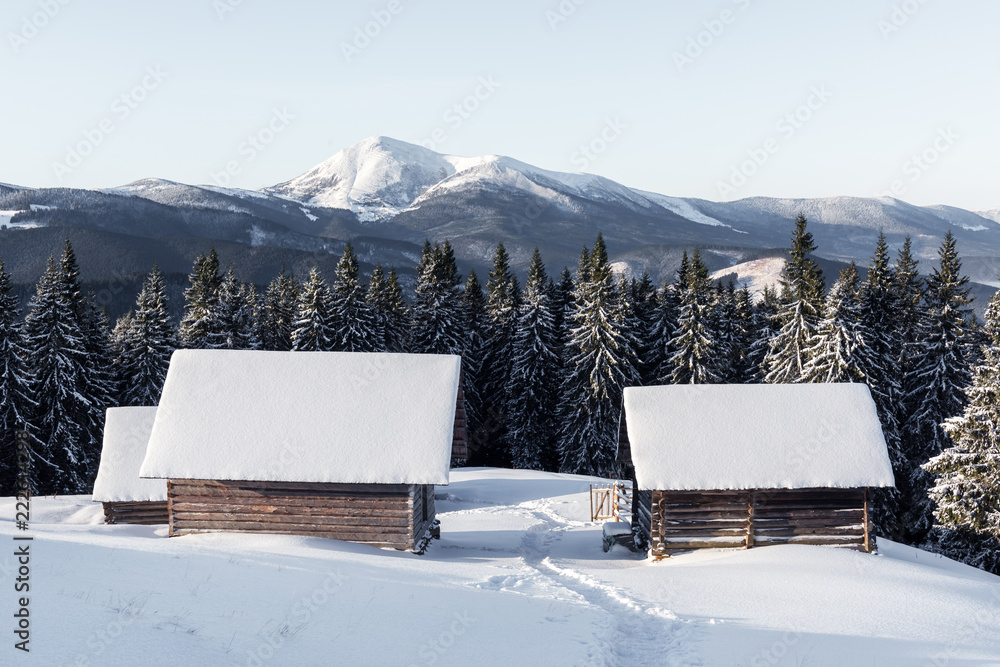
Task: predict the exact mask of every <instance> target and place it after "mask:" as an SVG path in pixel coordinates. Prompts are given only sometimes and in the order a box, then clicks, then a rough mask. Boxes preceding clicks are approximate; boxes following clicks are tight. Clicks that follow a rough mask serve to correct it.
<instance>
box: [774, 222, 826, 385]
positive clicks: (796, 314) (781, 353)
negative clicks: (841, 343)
mask: <svg viewBox="0 0 1000 667" xmlns="http://www.w3.org/2000/svg"><path fill="white" fill-rule="evenodd" d="M806 224H807V223H806V217H805V216H804V215H802V214H799V215H798V216H797V217H796V218H795V232H794V233H793V234H792V247H791V249H790V250H789V252H788V261H786V262H785V266H784V267H783V268H782V269H781V301H782V304H781V308H780V310H779V311H778V317H779V320H780V322H781V328H780V329H779V331H778V332H777V334H775V336H774V337H773V338H772V339H771V344H770V347H769V349H768V353H767V357H766V358H765V361H764V363H765V366H766V368H767V373H766V375H765V378H764V380H765V382H769V383H772V384H781V383H789V382H798V381H800V380H801V378H802V372H803V369H804V368H805V365H806V363H808V361H809V356H808V352H807V350H808V347H809V340H810V339H811V338H812V336H813V334H814V333H815V332H816V326H817V324H818V323H819V319H820V316H821V313H822V309H823V291H824V285H823V272H822V271H821V270H820V268H819V266H818V265H817V264H816V262H815V261H813V260H812V259H810V258H809V253H811V252H813V251H815V250H816V245H815V244H814V243H813V236H812V234H811V233H810V232H807V231H806Z"/></svg>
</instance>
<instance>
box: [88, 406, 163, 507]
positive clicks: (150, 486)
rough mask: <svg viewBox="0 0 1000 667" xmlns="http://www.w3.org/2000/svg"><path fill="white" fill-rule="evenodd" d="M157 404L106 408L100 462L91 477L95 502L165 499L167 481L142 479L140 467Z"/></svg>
mask: <svg viewBox="0 0 1000 667" xmlns="http://www.w3.org/2000/svg"><path fill="white" fill-rule="evenodd" d="M155 418H156V408H155V407H152V408H108V412H107V418H106V419H105V422H104V447H103V449H101V466H100V468H98V470H97V479H96V480H95V481H94V500H95V501H97V502H138V501H143V500H166V499H167V483H166V482H164V481H163V480H162V479H142V478H141V477H139V467H140V466H141V465H142V459H143V457H145V456H146V444H147V443H148V442H149V434H150V432H151V431H152V430H153V420H154V419H155Z"/></svg>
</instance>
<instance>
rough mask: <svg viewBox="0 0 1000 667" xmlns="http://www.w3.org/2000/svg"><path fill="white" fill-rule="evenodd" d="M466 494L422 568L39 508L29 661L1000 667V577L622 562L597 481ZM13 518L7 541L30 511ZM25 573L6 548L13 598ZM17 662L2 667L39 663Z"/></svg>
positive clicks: (894, 549)
mask: <svg viewBox="0 0 1000 667" xmlns="http://www.w3.org/2000/svg"><path fill="white" fill-rule="evenodd" d="M451 477H452V483H451V485H450V486H447V487H438V488H437V492H436V497H437V507H438V513H439V518H440V519H441V523H442V537H441V540H440V541H436V542H433V543H432V544H431V546H430V548H429V549H428V551H427V553H426V554H425V555H424V556H416V555H413V554H410V553H401V552H396V551H385V550H378V549H374V548H371V547H366V546H361V545H354V544H347V543H342V542H335V541H331V540H324V539H320V538H304V537H293V536H278V535H273V536H260V535H239V534H205V535H191V536H186V537H180V538H171V539H167V538H166V537H165V532H166V528H165V527H142V526H126V525H118V526H106V525H103V524H102V523H100V521H101V518H102V517H101V510H100V506H99V505H97V504H94V503H91V502H89V498H85V497H60V498H55V499H53V498H34V499H33V501H32V524H31V531H29V533H28V534H29V535H31V536H33V537H34V540H33V541H32V542H31V554H32V557H31V568H32V570H31V591H30V612H31V617H30V618H31V630H32V635H31V645H30V646H31V655H30V657H31V658H32V660H31V663H32V664H67V665H68V664H74V665H76V664H80V665H82V664H89V665H140V664H141V665H178V664H185V665H190V664H212V665H255V666H258V667H259V666H261V665H266V664H270V665H302V666H309V665H331V664H338V665H352V666H363V665H522V664H523V665H546V666H559V665H585V664H586V665H634V664H668V665H705V666H709V665H847V664H850V665H854V664H873V665H885V666H891V665H917V664H948V665H972V664H976V665H987V664H1000V578H997V577H994V576H991V575H987V574H985V573H983V572H980V571H978V570H974V569H972V568H969V567H966V566H963V565H959V564H957V563H954V562H952V561H949V560H947V559H944V558H941V557H938V556H935V555H932V554H929V553H926V552H922V551H916V550H914V549H910V548H907V547H902V546H899V545H896V544H893V543H891V542H888V541H885V540H882V541H880V543H879V544H880V553H879V554H878V555H869V554H862V553H857V552H853V551H841V550H837V549H832V548H824V547H809V546H777V547H764V548H757V549H751V550H749V551H743V550H735V551H706V552H702V553H696V554H688V555H681V556H677V557H675V558H673V559H670V560H668V561H662V562H659V563H653V562H650V561H647V560H642V559H639V558H637V557H636V556H635V555H633V554H631V553H630V552H628V551H625V550H624V549H622V548H621V547H615V548H613V549H612V550H611V552H609V553H604V552H603V551H602V549H601V540H600V528H599V526H598V525H597V524H593V523H590V522H589V521H588V520H587V519H588V511H589V504H588V497H587V490H588V484H589V482H590V481H591V480H590V479H589V478H584V477H577V476H572V475H556V474H550V473H537V472H530V471H512V470H497V469H460V470H456V471H453V472H452V476H451ZM0 505H2V506H3V513H2V516H3V520H2V521H0V533H2V534H4V535H7V536H9V535H11V534H12V533H14V532H15V530H14V526H13V524H12V522H11V519H10V518H11V517H13V515H14V503H13V500H12V499H9V498H8V499H3V500H2V501H0ZM20 535H21V536H23V535H24V533H21V534H20ZM5 539H8V542H9V537H7V538H5ZM16 567H17V565H16V562H15V557H14V556H13V549H9V550H6V551H5V555H4V556H3V557H2V559H0V571H2V572H3V577H4V579H5V581H6V584H5V585H6V586H7V587H8V590H10V588H9V587H10V584H11V582H10V579H11V577H13V576H14V572H15V571H16ZM12 603H13V602H12ZM11 625H12V624H11ZM12 644H13V642H11V641H8V642H5V643H4V645H3V647H2V648H0V663H2V664H20V662H21V661H22V659H23V658H25V656H23V655H21V654H20V652H16V651H15V650H14V648H13V646H12Z"/></svg>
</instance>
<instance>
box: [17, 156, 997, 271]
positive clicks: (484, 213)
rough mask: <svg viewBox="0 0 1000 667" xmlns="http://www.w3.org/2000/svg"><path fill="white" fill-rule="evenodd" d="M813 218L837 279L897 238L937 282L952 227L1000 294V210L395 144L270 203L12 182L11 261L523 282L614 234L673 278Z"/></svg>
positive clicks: (323, 169)
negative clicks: (791, 194)
mask: <svg viewBox="0 0 1000 667" xmlns="http://www.w3.org/2000/svg"><path fill="white" fill-rule="evenodd" d="M798 213H804V214H805V215H806V216H807V217H808V218H809V222H810V230H811V231H812V233H813V235H814V236H815V238H816V242H817V245H818V253H817V254H818V256H820V257H822V258H825V259H827V260H830V261H831V262H833V263H834V264H831V267H833V268H835V266H836V263H844V262H850V261H856V262H858V263H859V264H861V265H863V264H865V263H867V261H868V258H869V257H870V255H871V252H872V250H873V248H874V245H875V239H876V236H877V235H878V232H879V231H880V230H882V231H884V232H885V234H886V236H887V237H888V238H889V242H890V243H891V244H892V245H893V246H898V245H899V244H900V243H901V242H902V240H903V238H904V237H905V236H907V235H908V236H911V237H912V238H913V244H914V250H915V252H916V254H917V256H918V257H919V258H921V260H923V263H924V266H923V268H924V270H925V271H926V270H929V268H930V264H931V263H933V262H934V261H935V260H936V252H937V248H938V246H939V244H940V242H941V238H942V237H943V236H944V234H945V232H946V231H947V230H949V229H950V230H952V232H953V233H954V234H955V236H956V237H957V239H958V242H959V249H960V252H961V253H962V256H963V258H964V260H965V269H966V271H967V272H968V273H969V275H970V276H971V277H972V279H973V280H975V281H978V282H980V283H984V284H988V285H992V286H1000V282H998V280H997V276H998V275H1000V209H993V210H990V211H968V210H965V209H960V208H955V207H950V206H923V207H922V206H914V205H911V204H908V203H906V202H904V201H901V200H898V199H892V198H862V197H831V198H824V199H777V198H770V197H752V198H747V199H741V200H738V201H733V202H712V201H707V200H703V199H694V198H683V197H672V196H667V195H662V194H656V193H652V192H646V191H642V190H638V189H635V188H629V187H627V186H625V185H622V184H620V183H616V182H615V181H612V180H610V179H607V178H603V177H600V176H594V175H591V174H574V173H563V172H556V171H549V170H546V169H541V168H538V167H534V166H532V165H529V164H526V163H524V162H520V161H518V160H515V159H513V158H509V157H504V156H497V155H486V156H480V157H456V156H452V155H442V154H440V153H436V152H434V151H431V150H428V149H426V148H424V147H421V146H417V145H414V144H409V143H406V142H402V141H398V140H395V139H390V138H387V137H371V138H369V139H365V140H364V141H361V142H359V143H357V144H355V145H353V146H351V147H349V148H346V149H344V150H341V151H340V152H338V153H337V154H336V155H334V156H333V157H331V158H330V159H329V160H326V161H325V162H323V163H321V164H319V165H317V166H315V167H314V168H312V169H310V170H309V171H307V172H305V173H304V174H302V175H300V176H298V177H296V178H293V179H291V180H289V181H286V182H284V183H279V184H277V185H274V186H271V187H266V188H262V189H261V190H242V189H237V188H223V187H218V186H214V185H186V184H183V183H175V182H172V181H167V180H163V179H155V178H149V179H143V180H139V181H135V182H134V183H129V184H128V185H124V186H121V187H116V188H107V189H102V190H81V189H66V188H58V189H36V188H28V187H22V186H16V185H8V184H0V229H2V230H3V231H0V258H2V259H4V260H5V261H6V262H7V267H8V270H13V272H14V274H15V280H18V281H21V282H31V281H34V280H35V279H37V277H38V274H39V273H40V272H41V269H42V268H43V266H44V258H45V257H47V256H48V254H50V253H52V252H57V251H58V249H59V248H58V247H51V246H50V245H47V244H49V243H50V242H51V238H52V236H53V233H54V232H55V231H56V229H58V230H59V234H61V235H63V236H65V235H69V236H70V238H73V236H74V234H80V233H83V232H84V230H85V231H86V232H87V238H88V247H90V250H88V251H87V253H84V254H81V257H80V259H81V264H82V267H83V269H84V277H88V276H89V277H90V278H91V279H93V280H98V281H100V280H108V279H111V278H114V277H116V276H117V277H121V276H123V275H126V274H125V273H124V272H125V271H130V272H131V271H133V270H134V271H142V272H145V271H146V270H148V267H147V266H139V265H138V264H141V263H142V262H148V261H149V260H150V259H160V258H159V256H158V255H157V252H156V248H161V249H162V250H163V253H162V254H163V259H160V262H161V266H164V265H165V270H168V271H177V272H178V274H183V272H184V271H186V270H187V268H189V267H190V262H191V261H193V259H194V256H195V255H196V254H197V253H198V252H200V251H201V250H205V249H207V248H208V247H209V246H210V245H213V244H214V245H217V246H220V247H225V249H226V252H225V253H224V254H223V255H222V259H223V261H224V262H229V261H233V262H234V263H235V264H236V266H237V268H238V269H240V270H241V271H242V272H243V276H242V277H243V278H244V279H252V280H254V281H256V282H260V283H266V282H267V281H268V280H269V278H270V276H271V275H273V274H274V273H276V272H277V271H278V270H279V269H280V267H281V265H284V266H286V267H287V268H289V269H291V270H294V271H296V272H297V273H304V272H306V271H307V270H308V268H309V266H311V265H313V264H316V265H319V266H320V267H321V268H329V267H331V266H332V265H333V263H334V262H335V260H336V255H337V254H338V253H339V252H340V251H341V250H342V248H343V243H344V241H346V240H351V241H352V243H353V244H354V245H355V247H356V248H357V249H358V250H359V254H360V256H361V259H362V262H363V263H365V264H366V265H372V264H374V263H375V262H382V263H383V264H387V265H395V266H396V267H397V269H399V270H400V271H401V272H402V273H404V274H407V273H412V270H413V266H414V265H415V264H416V261H417V258H418V256H419V250H420V246H421V245H422V243H423V241H424V240H425V239H431V240H444V239H446V238H447V239H450V241H451V243H452V245H453V246H454V247H455V252H456V256H457V257H458V259H459V261H460V263H461V264H462V265H463V270H466V271H467V270H468V268H476V269H477V270H483V269H485V268H486V267H487V266H488V263H489V260H490V257H491V256H492V253H493V250H494V248H495V246H496V243H497V242H498V241H503V242H504V244H505V245H506V246H507V249H508V251H509V252H510V253H511V256H512V261H513V263H514V266H515V268H516V269H518V270H523V269H524V268H526V266H527V263H528V261H529V259H530V255H531V252H532V251H533V249H534V248H535V247H536V246H538V247H539V248H540V249H541V252H542V255H543V257H544V259H545V260H546V264H547V266H548V267H549V269H550V271H551V272H553V273H554V272H556V271H558V270H559V269H561V268H562V266H564V265H567V266H570V267H571V268H572V267H573V266H574V265H575V263H576V259H577V257H578V256H579V252H580V248H581V247H582V246H583V245H590V244H592V243H593V240H594V239H595V238H596V236H597V233H598V231H600V232H602V233H603V234H604V237H605V239H606V241H607V243H608V247H609V251H610V253H611V256H612V260H613V261H616V262H620V263H621V264H622V266H623V267H626V268H627V269H628V270H630V271H633V272H636V273H640V272H642V271H643V270H647V271H649V272H650V274H651V275H652V276H653V277H654V279H657V280H662V279H664V278H668V277H670V276H671V275H672V274H673V272H674V271H675V270H676V268H677V265H678V263H679V258H680V254H681V250H682V249H684V248H691V247H693V246H699V247H701V248H702V249H703V252H704V255H705V257H706V259H707V263H708V265H709V268H710V269H712V270H713V271H720V270H723V269H726V268H727V267H731V266H737V265H742V264H745V263H747V262H750V263H751V266H757V267H758V268H759V266H760V264H759V263H758V264H753V262H754V261H755V260H760V259H765V258H768V257H777V256H780V255H781V250H780V249H781V248H784V247H787V245H788V240H789V237H790V235H791V231H792V222H791V221H792V220H793V219H794V217H795V216H796V215H797V214H798ZM150 240H158V242H157V243H153V244H151V243H150ZM91 246H92V247H91ZM182 248H183V249H184V250H181V249H182ZM78 254H80V253H79V252H78ZM87 254H89V255H91V256H90V257H87V256H84V255H87ZM186 255H190V257H187V256H186ZM15 257H18V258H22V259H20V260H17V261H15V259H14V258H15ZM130 258H132V259H130ZM88 260H89V264H90V265H89V266H88ZM137 263H138V264H137ZM768 266H769V270H768V271H767V273H770V272H771V271H770V269H771V268H773V266H771V265H768ZM738 272H739V269H737V273H738ZM128 275H131V274H128Z"/></svg>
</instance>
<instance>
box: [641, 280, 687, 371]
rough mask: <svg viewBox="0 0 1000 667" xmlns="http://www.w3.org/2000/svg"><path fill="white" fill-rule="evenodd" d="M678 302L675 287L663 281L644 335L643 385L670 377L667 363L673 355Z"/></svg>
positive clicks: (671, 368)
mask: <svg viewBox="0 0 1000 667" xmlns="http://www.w3.org/2000/svg"><path fill="white" fill-rule="evenodd" d="M680 305H681V300H680V296H679V295H678V292H677V288H676V286H675V285H672V284H670V283H668V282H667V281H663V285H662V286H661V287H660V289H659V291H658V292H657V293H656V307H655V308H654V310H653V314H652V318H651V320H650V323H649V333H648V334H647V335H646V339H647V341H648V343H647V345H648V349H647V351H646V355H647V359H646V364H645V366H644V368H645V370H646V376H645V377H644V378H643V380H642V383H643V384H644V385H655V384H660V382H661V381H664V380H666V379H669V378H671V377H672V374H673V364H672V362H671V360H672V359H673V357H674V354H675V353H676V352H677V350H675V349H674V348H673V345H672V343H673V339H674V333H675V332H676V330H677V317H678V313H679V311H680Z"/></svg>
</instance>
